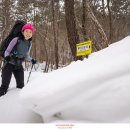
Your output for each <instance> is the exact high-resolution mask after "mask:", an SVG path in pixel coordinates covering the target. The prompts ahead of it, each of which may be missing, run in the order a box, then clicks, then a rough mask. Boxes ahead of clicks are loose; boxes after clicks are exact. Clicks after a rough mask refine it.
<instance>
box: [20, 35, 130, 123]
mask: <svg viewBox="0 0 130 130" xmlns="http://www.w3.org/2000/svg"><path fill="white" fill-rule="evenodd" d="M129 93H130V36H128V37H126V38H125V39H123V40H121V41H119V42H116V43H113V44H111V45H110V46H109V47H107V48H105V49H103V50H101V51H98V52H95V53H92V54H91V55H90V56H89V58H88V59H84V60H83V61H76V62H72V63H71V64H70V65H68V66H66V67H64V68H61V69H58V70H55V71H53V72H50V73H47V74H44V75H43V76H39V77H37V78H35V79H34V80H32V81H30V82H29V83H28V84H27V85H26V86H25V87H24V88H23V89H22V91H21V92H20V100H21V103H22V104H23V105H24V106H26V107H27V108H28V109H31V110H33V111H35V112H36V113H38V114H40V115H41V116H42V118H43V120H44V122H55V121H56V120H62V121H65V120H66V121H75V122H78V121H79V122H100V123H103V122H109V123H113V122H118V123H120V122H130V94H129ZM54 115H56V116H55V117H54Z"/></svg>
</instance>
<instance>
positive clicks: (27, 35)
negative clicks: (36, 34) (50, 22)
mask: <svg viewBox="0 0 130 130" xmlns="http://www.w3.org/2000/svg"><path fill="white" fill-rule="evenodd" d="M32 34H33V32H32V30H30V29H26V30H24V31H23V36H24V38H25V39H26V40H28V39H30V38H31V37H32Z"/></svg>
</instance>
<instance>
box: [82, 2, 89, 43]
mask: <svg viewBox="0 0 130 130" xmlns="http://www.w3.org/2000/svg"><path fill="white" fill-rule="evenodd" d="M82 8H83V15H82V33H83V38H84V41H87V40H88V37H87V33H86V0H82Z"/></svg>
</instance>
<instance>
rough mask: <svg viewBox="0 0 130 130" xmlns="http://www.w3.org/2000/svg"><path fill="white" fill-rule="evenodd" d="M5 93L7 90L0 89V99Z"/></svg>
mask: <svg viewBox="0 0 130 130" xmlns="http://www.w3.org/2000/svg"><path fill="white" fill-rule="evenodd" d="M6 93H7V90H5V89H3V88H0V97H1V96H3V95H5V94H6Z"/></svg>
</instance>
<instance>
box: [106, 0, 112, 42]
mask: <svg viewBox="0 0 130 130" xmlns="http://www.w3.org/2000/svg"><path fill="white" fill-rule="evenodd" d="M107 8H108V13H109V30H110V31H109V43H111V42H112V35H113V30H112V16H111V9H110V0H107Z"/></svg>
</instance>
